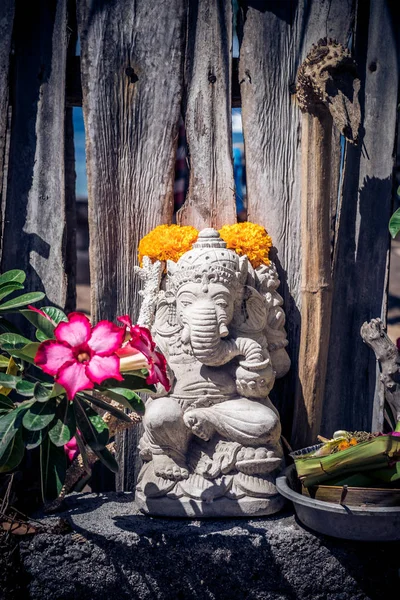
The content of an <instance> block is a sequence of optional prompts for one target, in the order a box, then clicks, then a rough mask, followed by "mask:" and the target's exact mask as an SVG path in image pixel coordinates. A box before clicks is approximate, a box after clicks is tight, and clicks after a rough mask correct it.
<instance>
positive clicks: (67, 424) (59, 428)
mask: <svg viewBox="0 0 400 600" xmlns="http://www.w3.org/2000/svg"><path fill="white" fill-rule="evenodd" d="M75 431H76V421H75V413H74V408H73V406H72V404H71V402H69V400H68V399H67V398H63V400H62V401H61V402H60V404H59V405H58V407H57V411H56V420H55V422H54V425H52V427H51V429H49V438H50V439H51V441H52V442H53V444H54V445H55V446H64V444H66V443H67V442H69V441H70V439H71V438H73V437H74V435H75Z"/></svg>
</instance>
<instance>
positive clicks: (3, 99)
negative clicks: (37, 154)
mask: <svg viewBox="0 0 400 600" xmlns="http://www.w3.org/2000/svg"><path fill="white" fill-rule="evenodd" d="M14 4H15V1H14V0H4V1H3V2H1V3H0V198H1V197H2V192H3V177H4V171H5V166H6V165H5V150H6V138H7V133H6V132H7V119H8V102H9V64H10V53H11V37H12V31H13V22H14Z"/></svg>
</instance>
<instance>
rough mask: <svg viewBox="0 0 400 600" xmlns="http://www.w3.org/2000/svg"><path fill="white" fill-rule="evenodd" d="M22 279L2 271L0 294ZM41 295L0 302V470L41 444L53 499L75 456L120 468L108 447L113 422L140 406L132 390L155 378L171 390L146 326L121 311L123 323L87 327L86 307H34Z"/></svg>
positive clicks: (48, 496)
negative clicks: (32, 336) (29, 328)
mask: <svg viewBox="0 0 400 600" xmlns="http://www.w3.org/2000/svg"><path fill="white" fill-rule="evenodd" d="M24 280H25V274H24V273H23V272H22V271H10V272H8V273H4V274H3V275H1V276H0V299H2V298H4V297H5V296H6V295H8V294H10V293H11V292H13V291H15V290H17V289H22V288H23V285H22V283H23V282H24ZM43 298H44V294H42V293H39V292H33V293H30V294H25V295H23V296H20V297H18V298H14V299H13V300H9V301H8V302H6V303H4V304H2V305H0V327H1V331H3V333H1V334H0V347H1V349H2V350H3V351H4V352H5V353H6V354H1V355H0V369H2V370H3V371H4V370H6V372H5V373H4V372H0V386H1V388H0V473H2V472H7V471H11V470H13V469H15V468H16V467H17V466H18V465H19V464H20V463H21V461H22V459H23V457H24V453H25V449H27V450H30V449H33V448H35V447H37V446H39V447H40V463H41V483H42V494H43V498H44V499H45V500H52V499H54V498H56V497H57V496H58V495H59V493H60V491H61V489H62V486H63V484H64V481H65V477H66V473H67V466H68V461H72V460H74V459H75V458H76V457H77V455H78V454H79V455H81V457H82V460H83V462H84V463H85V462H86V463H87V464H89V463H90V462H91V461H90V457H91V456H93V455H95V457H97V458H99V459H100V460H101V461H102V462H103V463H104V464H106V466H108V467H109V468H110V469H111V470H112V471H117V470H118V465H117V463H116V461H115V458H114V456H113V454H112V453H111V452H110V450H109V448H108V447H107V446H108V443H109V438H110V433H111V434H112V433H114V431H115V421H117V422H120V423H123V424H125V426H129V425H132V423H133V422H135V419H132V417H131V416H130V415H129V414H126V413H125V412H124V410H123V409H124V408H125V409H128V410H129V411H134V412H140V411H142V408H143V403H142V400H141V399H140V397H139V396H138V394H137V393H136V392H137V391H147V392H148V391H155V387H154V384H156V383H161V384H162V385H163V386H164V387H165V388H166V389H167V390H169V382H168V378H167V376H166V363H165V359H164V357H163V355H162V354H160V353H159V352H157V351H156V349H155V344H154V342H153V340H152V337H151V334H150V331H149V330H148V329H146V328H145V327H140V326H139V325H133V324H132V322H131V319H130V318H129V316H127V315H126V316H122V317H119V321H120V325H116V324H114V323H112V322H110V321H106V320H104V321H100V322H99V323H97V325H95V326H94V327H92V325H91V323H90V321H89V319H88V318H87V317H86V316H85V315H84V314H83V313H79V312H74V313H71V314H69V315H68V316H67V315H65V314H64V313H63V311H61V310H60V309H58V308H55V307H43V308H41V309H37V308H35V307H33V306H32V305H31V303H32V302H37V301H40V300H42V299H43ZM7 311H9V312H11V311H12V312H18V313H19V314H20V315H22V316H23V317H25V318H26V319H27V320H28V321H29V322H30V323H31V324H32V325H33V326H34V327H35V329H36V338H37V341H35V342H32V341H31V340H29V339H27V338H25V337H23V336H22V335H20V334H19V333H17V332H16V330H15V328H14V327H13V326H12V325H11V323H9V322H8V321H6V320H5V319H4V318H3V316H2V315H3V313H4V312H7ZM49 376H50V377H49ZM98 409H100V410H101V411H103V417H102V416H101V414H100V413H99V411H98ZM104 411H105V413H104ZM106 417H108V418H106ZM110 418H111V419H113V420H114V426H113V427H112V428H111V427H110V428H109V426H108V424H107V422H110Z"/></svg>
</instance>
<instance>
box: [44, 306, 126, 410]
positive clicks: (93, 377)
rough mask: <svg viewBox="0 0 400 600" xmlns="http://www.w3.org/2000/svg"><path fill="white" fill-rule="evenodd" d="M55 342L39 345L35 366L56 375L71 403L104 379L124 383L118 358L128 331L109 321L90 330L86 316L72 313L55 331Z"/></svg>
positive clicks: (101, 322) (48, 341)
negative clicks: (76, 395) (81, 393)
mask: <svg viewBox="0 0 400 600" xmlns="http://www.w3.org/2000/svg"><path fill="white" fill-rule="evenodd" d="M54 336H55V338H56V339H55V340H47V341H46V342H43V343H42V344H40V346H39V348H38V351H37V353H36V356H35V364H36V365H37V366H38V367H40V368H41V369H42V370H43V371H44V372H45V373H48V374H49V375H53V376H54V378H55V381H56V382H57V383H59V384H60V385H62V386H63V387H64V388H65V391H66V392H67V397H68V399H69V400H72V399H73V398H74V396H75V394H76V393H77V392H80V391H81V390H88V389H92V388H93V387H94V384H95V383H101V382H102V381H104V380H105V379H117V380H118V381H122V379H123V378H122V376H121V374H120V364H119V357H118V356H117V354H116V351H117V350H118V349H119V348H120V347H121V345H122V343H123V340H124V337H125V328H123V327H118V326H117V325H114V324H113V323H111V322H110V321H100V322H99V323H98V324H97V325H96V326H95V327H93V328H92V327H91V325H90V321H89V319H88V318H87V317H86V315H84V314H83V313H78V312H75V313H70V314H69V315H68V321H62V322H61V323H59V324H58V325H57V327H56V328H55V330H54Z"/></svg>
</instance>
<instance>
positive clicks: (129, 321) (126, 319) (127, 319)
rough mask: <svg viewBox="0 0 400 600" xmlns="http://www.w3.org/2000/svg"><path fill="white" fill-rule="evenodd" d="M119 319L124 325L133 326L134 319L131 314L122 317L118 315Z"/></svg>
mask: <svg viewBox="0 0 400 600" xmlns="http://www.w3.org/2000/svg"><path fill="white" fill-rule="evenodd" d="M117 321H119V322H120V323H122V324H123V325H126V327H129V328H131V327H132V319H131V318H130V316H129V315H121V316H120V317H117Z"/></svg>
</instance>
